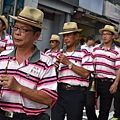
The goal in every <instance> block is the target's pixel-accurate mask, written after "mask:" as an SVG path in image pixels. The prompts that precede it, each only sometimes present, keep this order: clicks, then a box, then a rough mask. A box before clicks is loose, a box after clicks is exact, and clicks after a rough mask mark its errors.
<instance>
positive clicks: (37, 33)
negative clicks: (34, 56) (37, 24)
mask: <svg viewBox="0 0 120 120" xmlns="http://www.w3.org/2000/svg"><path fill="white" fill-rule="evenodd" d="M40 35H41V32H39V31H38V32H36V33H35V35H34V36H35V40H38V38H39V37H40Z"/></svg>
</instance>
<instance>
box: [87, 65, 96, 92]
mask: <svg viewBox="0 0 120 120" xmlns="http://www.w3.org/2000/svg"><path fill="white" fill-rule="evenodd" d="M95 76H96V64H95V65H94V72H93V80H92V84H91V87H90V90H89V91H91V92H96V78H95Z"/></svg>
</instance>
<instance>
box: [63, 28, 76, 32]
mask: <svg viewBox="0 0 120 120" xmlns="http://www.w3.org/2000/svg"><path fill="white" fill-rule="evenodd" d="M74 30H77V29H76V28H70V29H63V32H67V31H74Z"/></svg>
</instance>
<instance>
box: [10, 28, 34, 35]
mask: <svg viewBox="0 0 120 120" xmlns="http://www.w3.org/2000/svg"><path fill="white" fill-rule="evenodd" d="M12 29H13V31H17V30H19V31H20V33H23V34H25V33H26V32H33V31H35V30H28V29H25V28H19V27H16V26H14V27H13V28H12Z"/></svg>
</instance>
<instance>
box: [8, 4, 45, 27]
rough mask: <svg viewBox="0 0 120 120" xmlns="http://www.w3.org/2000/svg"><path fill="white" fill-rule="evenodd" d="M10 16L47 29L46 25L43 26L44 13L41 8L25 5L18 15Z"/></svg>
mask: <svg viewBox="0 0 120 120" xmlns="http://www.w3.org/2000/svg"><path fill="white" fill-rule="evenodd" d="M9 16H10V17H11V18H13V19H15V20H16V21H20V22H23V23H26V24H29V25H31V26H34V27H38V28H41V29H47V28H46V27H44V26H42V22H43V18H44V13H43V12H42V11H41V10H39V9H36V8H33V7H29V6H25V7H24V9H23V10H22V11H21V12H20V13H19V15H18V16H12V15H9Z"/></svg>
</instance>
